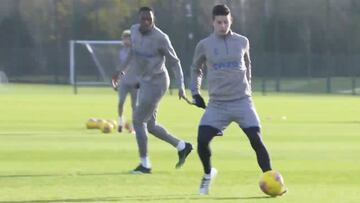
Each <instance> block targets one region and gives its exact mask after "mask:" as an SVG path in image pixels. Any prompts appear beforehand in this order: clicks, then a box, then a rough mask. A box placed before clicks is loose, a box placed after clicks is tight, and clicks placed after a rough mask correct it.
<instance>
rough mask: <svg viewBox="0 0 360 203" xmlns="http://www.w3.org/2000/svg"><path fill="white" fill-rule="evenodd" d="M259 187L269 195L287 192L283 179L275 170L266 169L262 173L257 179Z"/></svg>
mask: <svg viewBox="0 0 360 203" xmlns="http://www.w3.org/2000/svg"><path fill="white" fill-rule="evenodd" d="M259 186H260V189H261V190H262V191H263V192H264V193H265V194H267V195H269V196H271V197H276V196H280V195H283V194H284V193H285V192H287V189H286V187H285V184H284V179H283V177H282V176H281V174H280V173H279V172H277V171H273V170H271V171H267V172H265V173H263V174H262V176H261V177H260V181H259Z"/></svg>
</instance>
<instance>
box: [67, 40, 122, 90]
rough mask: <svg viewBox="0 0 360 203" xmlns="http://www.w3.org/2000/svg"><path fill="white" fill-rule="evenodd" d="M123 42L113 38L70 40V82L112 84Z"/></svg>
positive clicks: (76, 86) (86, 84) (87, 84)
mask: <svg viewBox="0 0 360 203" xmlns="http://www.w3.org/2000/svg"><path fill="white" fill-rule="evenodd" d="M122 47H123V46H122V42H121V41H120V40H119V41H112V40H106V41H104V40H71V41H70V42H69V49H70V50H69V72H70V75H69V82H70V84H71V85H73V87H74V93H75V94H77V88H78V86H94V85H96V86H100V85H110V84H111V75H112V74H113V73H114V71H115V70H116V67H117V66H118V65H119V56H118V55H119V51H120V49H121V48H122Z"/></svg>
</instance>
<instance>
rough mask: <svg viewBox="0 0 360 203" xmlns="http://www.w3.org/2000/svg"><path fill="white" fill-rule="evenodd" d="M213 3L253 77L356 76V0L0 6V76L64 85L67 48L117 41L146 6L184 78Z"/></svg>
mask: <svg viewBox="0 0 360 203" xmlns="http://www.w3.org/2000/svg"><path fill="white" fill-rule="evenodd" d="M215 3H226V4H228V5H229V6H230V8H231V9H232V13H233V16H234V25H233V30H234V31H236V32H239V33H242V34H244V35H246V36H248V37H249V39H250V40H251V50H252V56H253V59H254V65H255V67H256V66H258V69H255V70H254V73H255V74H258V75H262V76H266V75H269V76H270V75H271V74H273V73H274V72H276V73H277V74H280V72H281V74H282V75H304V74H315V75H316V74H319V75H326V74H335V75H341V74H344V73H343V72H344V71H341V70H340V71H339V68H338V67H339V65H344V61H345V62H349V61H350V62H349V64H347V65H346V67H348V69H349V71H348V74H354V72H356V69H354V68H353V67H355V65H354V64H355V63H356V62H357V60H358V59H357V58H358V57H357V54H358V53H359V51H360V38H359V37H358V36H360V24H359V23H358V22H359V21H360V2H359V1H358V0H342V1H338V0H294V1H288V0H223V1H219V0H213V1H209V0H136V1H134V0H1V2H0V13H1V14H0V30H1V32H0V70H3V71H5V72H6V74H8V75H9V76H10V79H11V78H18V77H19V76H24V75H25V76H26V75H39V74H42V75H52V76H53V78H52V79H51V81H52V82H67V78H66V77H63V76H67V75H68V55H69V53H68V41H69V40H71V39H82V40H117V39H119V36H120V35H121V32H122V30H123V29H126V28H128V27H129V26H130V25H131V24H133V23H135V22H136V17H137V9H138V8H139V7H140V6H143V5H150V6H152V7H153V8H154V9H155V12H156V17H157V24H158V26H159V27H160V28H162V29H163V30H164V31H165V32H167V33H168V34H169V36H170V38H171V39H172V41H173V44H174V47H175V49H176V50H177V51H178V54H179V56H180V58H181V59H182V60H183V65H184V72H185V73H186V74H187V75H188V74H189V71H188V68H187V67H188V66H189V64H190V61H191V56H192V52H193V49H194V46H195V45H196V43H197V41H198V40H199V39H201V38H203V37H205V36H207V35H208V34H209V33H210V32H211V30H212V28H211V8H212V6H213V5H214V4H215ZM344 57H345V59H343V58H344ZM338 59H339V60H338ZM340 59H341V60H340ZM64 78H66V79H64Z"/></svg>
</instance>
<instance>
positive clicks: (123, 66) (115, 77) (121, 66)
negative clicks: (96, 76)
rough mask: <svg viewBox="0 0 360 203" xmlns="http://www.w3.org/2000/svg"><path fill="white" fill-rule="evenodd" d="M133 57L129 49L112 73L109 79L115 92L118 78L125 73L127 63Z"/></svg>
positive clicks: (127, 66) (118, 81)
mask: <svg viewBox="0 0 360 203" xmlns="http://www.w3.org/2000/svg"><path fill="white" fill-rule="evenodd" d="M132 57H133V51H132V49H130V51H129V53H128V54H127V56H126V58H125V60H124V61H120V64H119V66H118V67H117V68H116V71H115V72H114V73H113V75H112V78H111V85H112V87H113V88H114V90H117V88H118V87H119V83H120V78H121V77H122V76H123V75H124V74H125V73H126V71H127V69H128V68H129V63H130V61H131V59H132Z"/></svg>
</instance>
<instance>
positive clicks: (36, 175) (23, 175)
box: [0, 171, 169, 178]
mask: <svg viewBox="0 0 360 203" xmlns="http://www.w3.org/2000/svg"><path fill="white" fill-rule="evenodd" d="M158 174H169V173H166V172H160V173H158ZM122 175H130V176H136V175H137V174H132V173H131V171H122V172H109V173H87V172H73V173H64V174H13V175H0V178H43V177H66V176H68V177H76V176H122Z"/></svg>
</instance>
